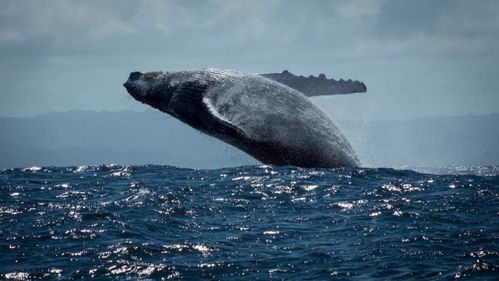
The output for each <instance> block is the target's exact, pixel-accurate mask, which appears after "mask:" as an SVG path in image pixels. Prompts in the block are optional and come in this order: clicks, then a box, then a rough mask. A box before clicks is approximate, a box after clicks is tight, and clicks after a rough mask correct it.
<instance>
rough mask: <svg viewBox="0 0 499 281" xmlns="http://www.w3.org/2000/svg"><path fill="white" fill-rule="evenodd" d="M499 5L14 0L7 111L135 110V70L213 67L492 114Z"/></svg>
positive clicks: (7, 44) (5, 48) (5, 21)
mask: <svg viewBox="0 0 499 281" xmlns="http://www.w3.org/2000/svg"><path fill="white" fill-rule="evenodd" d="M498 14H499V2H497V1H494V0H483V1H480V2H473V1H466V0H456V1H448V0H442V1H429V0H421V1H409V0H365V1H360V0H354V1H348V0H338V1H285V0H265V1H264V0H257V1H229V0H209V1H156V0H138V1H131V0H120V1H118V0H110V1H56V0H47V1H25V0H15V1H10V0H5V1H3V2H2V5H1V7H0V57H1V59H2V65H0V73H1V74H2V75H0V84H1V85H2V86H3V92H2V102H3V103H2V105H0V113H3V114H10V113H12V112H18V113H19V114H21V113H22V112H23V111H24V112H26V111H28V108H30V109H29V111H30V112H43V111H50V110H54V109H58V110H63V109H66V108H67V109H71V108H78V107H79V106H85V108H86V109H93V108H95V109H119V108H124V107H130V106H131V104H132V102H129V103H127V101H123V93H122V89H121V86H120V85H121V82H122V81H121V80H122V79H123V76H125V74H126V73H127V72H129V71H130V70H135V69H137V70H145V71H147V70H151V69H158V70H161V69H162V70H175V69H189V68H198V67H207V66H214V67H227V68H237V69H241V70H245V71H250V72H263V71H280V70H282V69H284V68H288V69H290V70H291V71H294V72H299V73H302V74H307V75H308V74H318V73H320V72H325V73H326V74H328V76H331V75H334V76H335V77H338V78H353V79H361V80H364V81H366V82H368V83H369V84H368V87H369V89H370V96H368V97H366V99H370V98H372V99H377V100H386V101H387V104H386V106H387V107H386V108H384V111H385V112H390V111H391V112H398V113H396V114H399V115H403V114H404V112H407V111H408V109H407V107H410V105H411V104H420V106H421V107H424V108H428V110H422V111H421V112H420V113H414V116H416V115H417V114H422V115H424V114H431V112H430V109H429V108H430V106H429V105H428V104H429V103H430V102H431V99H432V98H433V97H434V96H437V98H436V99H435V98H433V100H434V101H436V100H437V99H440V100H439V101H438V103H440V105H441V106H444V105H445V101H446V100H448V99H449V98H450V97H451V96H452V98H453V99H455V101H456V104H457V105H456V106H453V107H452V108H451V109H449V112H455V113H458V112H460V111H462V110H463V109H465V108H466V107H472V108H474V109H473V110H475V111H477V112H480V111H483V108H480V106H481V105H480V106H479V104H483V101H485V100H491V99H492V100H494V99H493V98H490V96H491V95H494V94H495V93H496V92H494V90H487V91H486V90H485V89H494V88H495V85H493V81H494V79H492V77H494V75H496V74H499V73H498V70H496V68H497V67H496V65H495V64H496V63H495V62H497V61H499V51H497V50H496V49H497V48H496V46H497V45H499V16H498ZM53 73H57V75H55V76H54V75H51V74H53ZM427 76H430V77H433V78H434V79H427V80H428V81H430V80H431V83H430V82H428V83H424V84H420V85H411V83H413V81H414V80H413V78H414V77H420V78H421V79H423V78H424V77H427ZM25 77H30V83H26V82H25V81H24V79H25ZM95 81H97V82H95ZM39 85H44V87H40V86H39ZM51 85H52V86H51ZM53 85H55V86H53ZM408 85H411V86H413V87H418V89H419V91H418V92H420V93H418V95H415V94H414V93H411V94H409V91H412V88H411V89H406V87H407V86H408ZM456 85H460V86H459V87H458V86H456ZM474 88H475V89H479V91H478V90H477V91H478V93H475V97H476V100H477V104H475V105H469V102H468V100H467V95H469V94H470V91H472V90H473V89H474ZM397 89H399V90H403V91H402V92H401V93H399V92H395V90H397ZM437 89H438V90H437ZM414 91H416V90H414ZM437 91H438V93H437ZM68 92H71V98H70V97H69V96H68V95H67V93H68ZM73 100H78V101H79V102H78V103H77V102H74V101H73ZM26 101H29V102H26ZM33 101H36V102H33ZM117 101H119V102H117ZM423 101H425V102H426V104H423V103H422V102H423ZM480 101H482V102H480ZM28 103H29V106H28ZM402 103H407V104H406V105H404V106H402V107H401V104H402ZM466 103H468V104H466ZM498 104H499V101H498ZM398 107H400V108H398ZM404 107H405V108H404ZM431 108H433V109H431V110H433V111H435V110H437V109H435V108H438V106H433V105H431ZM490 108H493V107H490ZM490 108H489V110H493V109H490ZM498 110H499V109H498ZM380 114H384V113H380Z"/></svg>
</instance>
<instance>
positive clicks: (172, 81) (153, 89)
mask: <svg viewBox="0 0 499 281" xmlns="http://www.w3.org/2000/svg"><path fill="white" fill-rule="evenodd" d="M123 86H125V88H126V89H127V91H128V93H129V94H130V95H131V96H132V97H133V98H134V99H136V100H138V101H140V102H142V103H145V104H148V105H150V106H152V107H155V108H157V109H160V110H163V111H164V110H165V109H166V108H167V107H168V104H169V103H170V100H171V98H172V96H173V93H174V92H175V91H176V90H177V89H178V88H179V86H181V85H180V83H179V81H178V79H176V75H172V74H171V73H168V72H166V73H163V72H147V73H141V72H137V71H136V72H132V73H130V76H129V77H128V80H127V81H126V82H125V83H124V84H123Z"/></svg>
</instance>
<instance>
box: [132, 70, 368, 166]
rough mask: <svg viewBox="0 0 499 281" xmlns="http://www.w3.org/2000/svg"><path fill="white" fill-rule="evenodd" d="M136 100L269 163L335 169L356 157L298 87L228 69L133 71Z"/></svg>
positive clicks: (346, 142)
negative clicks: (296, 88) (295, 88)
mask: <svg viewBox="0 0 499 281" xmlns="http://www.w3.org/2000/svg"><path fill="white" fill-rule="evenodd" d="M125 87H126V88H127V90H128V92H129V93H130V94H131V95H132V96H133V97H134V98H135V99H137V100H138V101H140V102H143V103H146V104H149V105H151V106H153V107H155V108H157V109H159V110H161V111H163V112H165V113H168V114H170V115H172V116H174V117H176V118H177V119H179V120H181V121H183V122H185V123H187V124H188V125H190V126H192V127H194V128H195V129H197V130H200V131H201V132H203V133H206V134H208V135H210V136H213V137H216V138H218V139H220V140H222V141H224V142H226V143H229V144H231V145H233V146H235V147H237V148H239V149H241V150H243V151H245V152H246V153H248V154H250V155H251V156H253V157H254V158H256V159H257V160H259V161H261V162H263V163H266V164H274V165H295V166H301V167H324V168H336V167H344V166H358V165H359V160H358V158H357V156H356V154H355V152H354V151H353V149H352V148H351V146H350V144H349V143H348V141H347V140H346V138H345V137H344V136H343V135H342V134H341V132H340V130H339V129H338V128H337V127H336V126H335V125H334V124H333V122H332V121H331V120H330V119H329V118H328V117H327V116H326V115H325V114H324V113H323V112H322V111H320V110H319V109H318V108H317V107H316V106H315V105H314V104H312V103H311V102H310V100H309V99H308V98H307V97H306V96H305V95H304V94H302V93H301V92H298V91H297V90H294V89H292V88H290V87H288V86H286V85H284V84H281V83H278V82H276V81H273V80H271V79H268V78H265V77H263V76H260V75H253V74H247V73H243V72H238V71H233V70H217V69H203V70H197V71H180V72H166V73H161V72H153V73H146V74H142V73H139V72H134V73H132V74H130V78H129V79H128V81H127V82H126V83H125Z"/></svg>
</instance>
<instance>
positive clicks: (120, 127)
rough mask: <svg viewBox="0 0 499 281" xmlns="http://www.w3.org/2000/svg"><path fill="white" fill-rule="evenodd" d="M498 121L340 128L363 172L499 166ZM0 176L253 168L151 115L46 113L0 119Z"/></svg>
mask: <svg viewBox="0 0 499 281" xmlns="http://www.w3.org/2000/svg"><path fill="white" fill-rule="evenodd" d="M497 124H499V115H497V114H495V115H486V116H462V117H449V118H437V117H435V118H425V119H417V120H411V121H376V122H364V123H359V122H340V123H339V126H340V127H341V128H342V130H343V131H344V133H345V135H347V137H348V138H349V140H350V141H351V142H352V145H353V146H354V147H355V149H356V150H357V152H358V154H359V157H360V159H361V160H362V162H363V164H364V165H367V166H377V167H378V166H382V167H401V166H404V165H408V166H444V165H486V164H497V163H499V149H498V148H497V144H499V126H498V125H497ZM0 134H1V135H0V155H1V157H0V168H7V167H24V166H32V165H39V166H47V165H55V166H65V165H84V164H100V163H118V164H168V165H174V166H182V167H194V168H216V167H224V166H236V165H248V164H255V163H257V162H256V161H255V160H253V159H252V158H250V157H249V156H247V155H246V154H244V153H242V152H240V151H239V150H237V149H235V148H233V147H231V146H229V145H226V144H224V143H222V142H220V141H218V140H216V139H214V138H211V137H208V136H205V135H203V134H201V133H199V132H197V131H195V130H194V129H191V128H190V127H188V126H186V125H184V124H182V123H181V122H179V121H178V120H176V119H173V118H170V117H168V116H167V115H165V114H162V113H160V112H156V111H146V112H132V111H122V112H102V113H98V112H90V111H88V112H87V111H72V112H66V113H51V114H46V115H41V116H38V117H33V118H0Z"/></svg>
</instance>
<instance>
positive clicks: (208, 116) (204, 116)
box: [168, 82, 243, 139]
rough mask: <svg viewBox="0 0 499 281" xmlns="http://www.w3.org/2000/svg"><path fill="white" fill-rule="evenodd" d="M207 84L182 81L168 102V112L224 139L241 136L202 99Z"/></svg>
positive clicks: (238, 131) (240, 133) (239, 132)
mask: <svg viewBox="0 0 499 281" xmlns="http://www.w3.org/2000/svg"><path fill="white" fill-rule="evenodd" d="M207 87H208V85H203V84H199V83H195V82H193V83H184V85H182V87H181V88H179V89H178V90H177V91H176V93H175V94H174V97H173V98H172V101H171V102H170V104H169V108H168V113H169V114H171V115H173V116H174V117H176V118H178V119H180V120H181V121H183V122H184V123H186V124H189V125H190V126H191V127H193V128H195V129H197V130H200V131H202V132H205V133H207V134H209V135H212V136H215V137H218V138H221V139H224V138H232V137H234V138H235V137H240V136H243V133H242V132H241V130H239V128H237V127H236V126H234V125H233V124H231V123H230V122H229V121H228V120H224V118H222V117H221V116H219V115H218V114H216V113H214V112H213V109H212V108H210V105H211V104H210V103H206V99H203V97H204V92H205V91H206V89H207Z"/></svg>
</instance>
